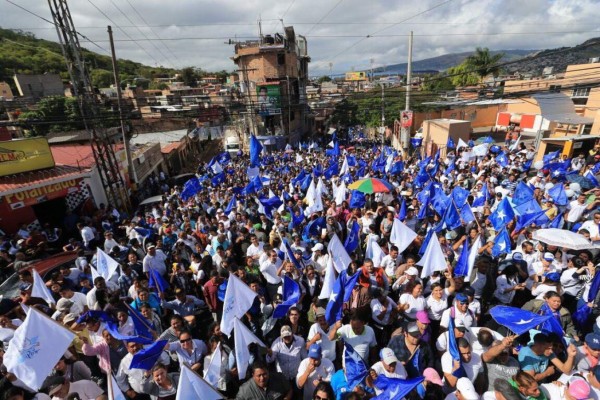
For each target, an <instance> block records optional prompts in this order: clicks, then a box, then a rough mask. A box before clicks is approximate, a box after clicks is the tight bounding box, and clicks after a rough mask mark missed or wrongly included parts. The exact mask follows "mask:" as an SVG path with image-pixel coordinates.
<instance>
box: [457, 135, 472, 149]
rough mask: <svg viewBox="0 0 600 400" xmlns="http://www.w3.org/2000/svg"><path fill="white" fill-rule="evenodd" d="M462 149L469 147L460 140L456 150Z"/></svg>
mask: <svg viewBox="0 0 600 400" xmlns="http://www.w3.org/2000/svg"><path fill="white" fill-rule="evenodd" d="M461 147H467V148H468V147H469V145H468V144H467V143H466V142H465V141H464V140H462V139H460V138H459V139H458V145H457V146H456V149H460V148H461Z"/></svg>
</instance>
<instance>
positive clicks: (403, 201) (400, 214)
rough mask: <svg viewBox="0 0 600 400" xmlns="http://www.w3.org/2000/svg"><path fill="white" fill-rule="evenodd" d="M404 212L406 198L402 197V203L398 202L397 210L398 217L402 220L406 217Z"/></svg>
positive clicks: (405, 211)
mask: <svg viewBox="0 0 600 400" xmlns="http://www.w3.org/2000/svg"><path fill="white" fill-rule="evenodd" d="M406 214H407V210H406V200H405V199H404V198H402V203H401V204H400V211H399V212H398V219H399V220H400V221H403V222H404V220H405V219H406Z"/></svg>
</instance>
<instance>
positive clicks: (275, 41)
mask: <svg viewBox="0 0 600 400" xmlns="http://www.w3.org/2000/svg"><path fill="white" fill-rule="evenodd" d="M233 62H234V63H235V64H236V66H237V68H238V70H239V72H238V76H239V81H240V88H241V89H242V90H241V92H242V93H243V95H244V100H245V104H246V126H247V127H248V129H247V130H248V131H249V132H252V133H255V134H257V135H263V136H264V135H285V136H287V140H288V142H291V143H296V142H298V141H299V140H300V139H301V137H302V135H304V134H306V133H308V132H310V130H311V126H312V119H311V118H310V117H309V108H308V105H307V96H306V85H307V83H308V63H309V62H310V57H309V56H308V51H307V43H306V38H305V37H303V36H300V35H296V33H295V32H294V28H293V27H285V28H284V35H281V34H279V33H277V34H275V35H273V36H271V35H263V36H262V37H261V38H260V40H255V41H246V42H240V43H236V45H235V55H234V56H233Z"/></svg>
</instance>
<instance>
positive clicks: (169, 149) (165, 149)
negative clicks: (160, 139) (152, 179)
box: [160, 142, 182, 154]
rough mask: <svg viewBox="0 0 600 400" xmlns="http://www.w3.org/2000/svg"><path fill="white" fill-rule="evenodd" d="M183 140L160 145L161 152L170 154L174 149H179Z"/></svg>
mask: <svg viewBox="0 0 600 400" xmlns="http://www.w3.org/2000/svg"><path fill="white" fill-rule="evenodd" d="M181 143H182V142H173V143H169V144H168V145H166V146H164V147H163V146H162V145H161V147H160V152H161V153H163V154H169V153H170V152H172V151H173V150H177V148H178V147H179V146H181Z"/></svg>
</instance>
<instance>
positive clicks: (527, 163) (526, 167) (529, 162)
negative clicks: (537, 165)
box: [523, 158, 533, 171]
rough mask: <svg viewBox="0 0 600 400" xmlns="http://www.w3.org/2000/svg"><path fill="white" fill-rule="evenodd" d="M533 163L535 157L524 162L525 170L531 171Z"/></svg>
mask: <svg viewBox="0 0 600 400" xmlns="http://www.w3.org/2000/svg"><path fill="white" fill-rule="evenodd" d="M532 164H533V158H532V159H531V160H527V161H525V162H524V163H523V171H529V170H530V169H531V165H532Z"/></svg>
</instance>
